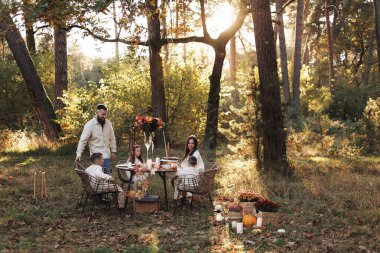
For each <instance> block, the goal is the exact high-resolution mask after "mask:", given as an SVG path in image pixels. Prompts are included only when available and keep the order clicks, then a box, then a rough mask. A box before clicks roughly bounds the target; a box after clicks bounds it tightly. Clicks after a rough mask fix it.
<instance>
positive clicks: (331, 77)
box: [325, 0, 335, 90]
mask: <svg viewBox="0 0 380 253" xmlns="http://www.w3.org/2000/svg"><path fill="white" fill-rule="evenodd" d="M325 18H326V32H327V42H328V53H329V88H330V89H331V90H333V89H334V87H333V85H334V79H335V78H334V42H333V37H332V32H331V25H330V0H326V1H325Z"/></svg>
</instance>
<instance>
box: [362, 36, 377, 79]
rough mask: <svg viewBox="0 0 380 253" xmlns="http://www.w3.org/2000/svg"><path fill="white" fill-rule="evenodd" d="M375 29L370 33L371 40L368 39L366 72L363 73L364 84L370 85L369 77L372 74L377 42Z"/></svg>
mask: <svg viewBox="0 0 380 253" xmlns="http://www.w3.org/2000/svg"><path fill="white" fill-rule="evenodd" d="M375 36H376V34H375V31H374V32H371V34H370V35H369V41H368V51H367V58H366V60H365V62H364V73H363V84H364V85H368V83H369V77H370V74H371V66H372V61H373V49H374V44H375Z"/></svg>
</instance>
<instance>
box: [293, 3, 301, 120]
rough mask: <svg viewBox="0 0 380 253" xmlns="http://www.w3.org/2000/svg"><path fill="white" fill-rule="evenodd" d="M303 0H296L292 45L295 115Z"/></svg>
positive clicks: (298, 107)
mask: <svg viewBox="0 0 380 253" xmlns="http://www.w3.org/2000/svg"><path fill="white" fill-rule="evenodd" d="M302 16H303V0H297V17H296V38H295V45H294V58H293V59H294V70H293V104H294V107H295V109H296V114H297V117H299V116H300V114H301V98H300V76H301V67H302V66H301V48H302V31H303V23H302V21H303V17H302Z"/></svg>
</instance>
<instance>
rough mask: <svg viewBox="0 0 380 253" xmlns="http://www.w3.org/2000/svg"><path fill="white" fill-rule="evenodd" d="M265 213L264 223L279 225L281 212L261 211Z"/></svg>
mask: <svg viewBox="0 0 380 253" xmlns="http://www.w3.org/2000/svg"><path fill="white" fill-rule="evenodd" d="M261 213H262V215H263V224H265V225H268V224H272V225H278V224H279V221H280V213H278V212H276V213H273V212H261Z"/></svg>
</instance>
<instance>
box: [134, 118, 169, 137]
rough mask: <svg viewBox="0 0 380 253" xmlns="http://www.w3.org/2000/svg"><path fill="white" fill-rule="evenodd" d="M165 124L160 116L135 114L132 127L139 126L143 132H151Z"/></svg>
mask: <svg viewBox="0 0 380 253" xmlns="http://www.w3.org/2000/svg"><path fill="white" fill-rule="evenodd" d="M164 126H165V123H164V122H163V121H162V119H161V118H156V117H151V116H140V115H136V119H135V123H134V124H133V127H134V128H141V129H142V130H143V131H144V132H145V133H153V132H155V131H156V130H157V129H161V128H163V127H164Z"/></svg>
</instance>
